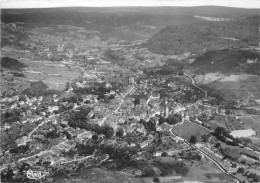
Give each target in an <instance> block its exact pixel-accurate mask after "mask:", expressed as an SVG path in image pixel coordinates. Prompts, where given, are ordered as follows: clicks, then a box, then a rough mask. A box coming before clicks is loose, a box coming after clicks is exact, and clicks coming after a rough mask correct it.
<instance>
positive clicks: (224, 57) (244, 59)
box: [191, 49, 260, 75]
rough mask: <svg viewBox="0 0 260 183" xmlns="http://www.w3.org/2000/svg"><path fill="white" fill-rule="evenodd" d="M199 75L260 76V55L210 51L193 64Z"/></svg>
mask: <svg viewBox="0 0 260 183" xmlns="http://www.w3.org/2000/svg"><path fill="white" fill-rule="evenodd" d="M191 66H192V67H196V68H198V69H197V70H196V73H197V74H207V73H212V72H221V73H223V74H241V73H244V74H252V75H260V59H259V53H257V52H253V51H246V50H239V49H224V50H214V51H208V52H206V53H204V54H203V55H201V56H199V57H197V58H196V59H195V61H194V62H193V63H192V64H191Z"/></svg>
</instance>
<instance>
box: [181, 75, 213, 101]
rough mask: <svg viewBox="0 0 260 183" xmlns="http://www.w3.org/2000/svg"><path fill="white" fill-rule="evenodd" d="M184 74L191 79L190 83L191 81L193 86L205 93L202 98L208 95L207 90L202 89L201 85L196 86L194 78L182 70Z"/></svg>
mask: <svg viewBox="0 0 260 183" xmlns="http://www.w3.org/2000/svg"><path fill="white" fill-rule="evenodd" d="M184 75H185V76H186V77H188V78H189V79H190V80H191V83H192V85H193V86H195V87H196V88H198V89H199V90H201V91H203V92H204V94H205V96H204V98H206V97H207V96H208V92H207V91H206V90H203V89H202V88H201V87H199V86H197V85H196V82H195V81H194V79H193V78H192V77H190V76H189V75H187V74H186V73H185V72H184Z"/></svg>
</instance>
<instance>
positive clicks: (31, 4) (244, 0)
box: [1, 0, 260, 8]
mask: <svg viewBox="0 0 260 183" xmlns="http://www.w3.org/2000/svg"><path fill="white" fill-rule="evenodd" d="M207 5H214V6H228V7H240V8H260V0H1V8H46V7H71V6H82V7H113V6H207Z"/></svg>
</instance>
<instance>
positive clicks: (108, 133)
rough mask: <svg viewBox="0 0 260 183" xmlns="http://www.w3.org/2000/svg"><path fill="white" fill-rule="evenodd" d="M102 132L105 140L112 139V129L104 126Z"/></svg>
mask: <svg viewBox="0 0 260 183" xmlns="http://www.w3.org/2000/svg"><path fill="white" fill-rule="evenodd" d="M103 130H104V132H103V134H104V135H105V136H106V137H107V138H111V137H113V135H114V129H113V128H112V127H110V126H104V127H103Z"/></svg>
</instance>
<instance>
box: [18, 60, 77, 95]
mask: <svg viewBox="0 0 260 183" xmlns="http://www.w3.org/2000/svg"><path fill="white" fill-rule="evenodd" d="M22 62H23V63H25V64H26V65H28V67H27V68H26V70H25V72H24V73H25V76H26V77H27V79H28V80H29V81H40V80H41V81H43V82H44V83H45V84H47V85H48V87H49V89H55V90H63V89H64V88H65V85H66V83H67V82H69V81H72V80H74V79H76V78H79V77H80V76H81V72H80V69H79V68H77V67H73V68H69V67H67V66H66V65H64V64H60V63H55V62H51V61H30V60H23V61H22Z"/></svg>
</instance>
